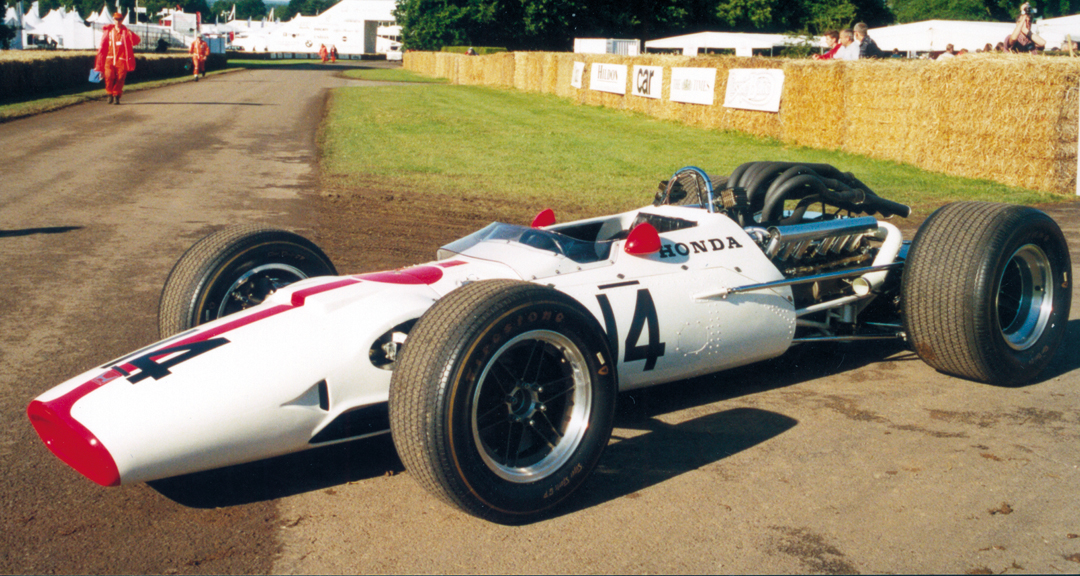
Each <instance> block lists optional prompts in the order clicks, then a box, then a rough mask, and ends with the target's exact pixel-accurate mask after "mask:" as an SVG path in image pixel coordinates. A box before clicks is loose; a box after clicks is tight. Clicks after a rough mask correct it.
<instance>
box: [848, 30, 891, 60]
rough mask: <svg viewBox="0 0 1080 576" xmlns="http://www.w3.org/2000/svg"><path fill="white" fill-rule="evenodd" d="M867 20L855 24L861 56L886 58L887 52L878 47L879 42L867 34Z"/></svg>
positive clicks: (856, 38) (856, 39)
mask: <svg viewBox="0 0 1080 576" xmlns="http://www.w3.org/2000/svg"><path fill="white" fill-rule="evenodd" d="M866 30H867V27H866V22H859V23H858V24H856V25H855V30H853V32H855V41H856V42H858V43H859V58H884V57H885V53H884V52H882V51H881V48H878V45H877V42H874V39H873V38H871V37H869V36H867V35H866Z"/></svg>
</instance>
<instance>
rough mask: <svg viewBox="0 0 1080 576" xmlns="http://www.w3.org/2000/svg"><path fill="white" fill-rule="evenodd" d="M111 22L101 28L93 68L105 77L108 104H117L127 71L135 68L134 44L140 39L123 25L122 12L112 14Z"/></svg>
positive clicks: (121, 93)
mask: <svg viewBox="0 0 1080 576" xmlns="http://www.w3.org/2000/svg"><path fill="white" fill-rule="evenodd" d="M113 22H115V24H108V25H106V26H105V27H104V28H103V29H102V32H103V34H102V36H101V48H99V49H98V53H97V59H95V60H94V70H97V71H98V72H100V73H101V75H102V76H103V77H104V78H105V93H106V94H108V95H109V104H119V103H120V96H122V95H123V94H124V80H125V79H126V78H127V73H128V72H131V71H132V70H134V69H135V45H136V44H138V43H139V42H140V41H141V39H140V38H139V36H138V35H137V34H135V33H134V32H132V31H131V30H128V29H127V27H126V26H124V15H123V14H121V13H119V12H117V13H115V14H113Z"/></svg>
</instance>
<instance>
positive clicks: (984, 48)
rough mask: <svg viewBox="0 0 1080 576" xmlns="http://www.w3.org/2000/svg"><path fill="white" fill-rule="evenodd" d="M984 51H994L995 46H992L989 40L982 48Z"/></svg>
mask: <svg viewBox="0 0 1080 576" xmlns="http://www.w3.org/2000/svg"><path fill="white" fill-rule="evenodd" d="M982 51H983V52H993V51H994V47H993V46H991V45H990V43H989V42H987V43H986V46H983V49H982Z"/></svg>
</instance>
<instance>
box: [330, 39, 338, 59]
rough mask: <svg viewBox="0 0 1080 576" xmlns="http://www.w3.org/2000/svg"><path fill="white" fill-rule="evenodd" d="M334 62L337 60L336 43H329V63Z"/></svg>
mask: <svg viewBox="0 0 1080 576" xmlns="http://www.w3.org/2000/svg"><path fill="white" fill-rule="evenodd" d="M335 62H337V45H335V44H331V45H330V63H331V64H333V63H335Z"/></svg>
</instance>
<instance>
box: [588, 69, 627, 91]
mask: <svg viewBox="0 0 1080 576" xmlns="http://www.w3.org/2000/svg"><path fill="white" fill-rule="evenodd" d="M589 88H591V89H592V90H599V91H601V92H612V93H614V94H624V95H625V94H626V65H625V64H600V63H594V64H593V65H592V76H590V77H589Z"/></svg>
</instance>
